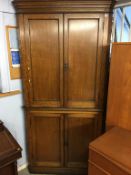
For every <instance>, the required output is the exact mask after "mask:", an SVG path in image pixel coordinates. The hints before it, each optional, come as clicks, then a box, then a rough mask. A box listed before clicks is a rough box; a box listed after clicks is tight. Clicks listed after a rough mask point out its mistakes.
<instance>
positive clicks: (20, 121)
mask: <svg viewBox="0 0 131 175" xmlns="http://www.w3.org/2000/svg"><path fill="white" fill-rule="evenodd" d="M6 25H16V15H15V11H14V8H13V7H12V5H11V0H0V48H1V51H2V52H0V81H1V82H2V86H3V87H4V88H5V91H10V90H14V89H21V81H20V80H10V73H9V64H8V54H7V45H6V35H5V26H6ZM0 84H1V83H0ZM0 88H2V87H0ZM22 107H23V98H22V94H18V95H14V96H8V97H0V120H2V121H3V122H4V124H5V126H6V127H7V128H8V129H9V131H10V132H11V133H12V135H13V136H14V137H15V139H16V140H17V141H18V143H19V144H20V146H21V147H22V149H23V151H22V158H21V159H19V160H18V166H19V167H20V166H22V165H23V164H26V163H27V159H26V143H25V127H24V126H25V125H24V111H23V108H22Z"/></svg>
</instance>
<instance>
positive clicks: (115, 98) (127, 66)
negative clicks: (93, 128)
mask: <svg viewBox="0 0 131 175" xmlns="http://www.w3.org/2000/svg"><path fill="white" fill-rule="evenodd" d="M106 123H107V128H110V127H112V126H120V127H122V128H125V129H129V130H131V43H114V44H113V48H112V58H111V66H110V79H109V91H108V105H107V121H106Z"/></svg>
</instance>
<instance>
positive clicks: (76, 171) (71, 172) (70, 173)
mask: <svg viewBox="0 0 131 175" xmlns="http://www.w3.org/2000/svg"><path fill="white" fill-rule="evenodd" d="M28 169H29V172H30V173H44V174H65V175H87V172H88V169H87V168H85V169H83V168H82V169H80V168H47V167H46V168H45V167H41V166H33V165H29V166H28Z"/></svg>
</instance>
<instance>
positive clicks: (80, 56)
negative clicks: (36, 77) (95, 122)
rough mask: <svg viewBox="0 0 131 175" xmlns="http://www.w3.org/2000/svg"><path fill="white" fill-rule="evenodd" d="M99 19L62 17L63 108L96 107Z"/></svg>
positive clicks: (100, 43) (100, 22) (100, 31)
mask: <svg viewBox="0 0 131 175" xmlns="http://www.w3.org/2000/svg"><path fill="white" fill-rule="evenodd" d="M102 18H103V15H97V14H66V15H65V16H64V41H65V42H64V53H65V55H64V65H65V87H64V88H65V91H64V95H65V99H64V102H65V106H66V107H75V108H76V107H78V108H79V107H80V108H87V107H93V108H95V107H98V95H99V87H100V68H101V56H102V55H101V54H102V50H101V46H102V37H103V36H102V35H103V34H102V33H103V32H102V30H103V28H102V24H103V19H102Z"/></svg>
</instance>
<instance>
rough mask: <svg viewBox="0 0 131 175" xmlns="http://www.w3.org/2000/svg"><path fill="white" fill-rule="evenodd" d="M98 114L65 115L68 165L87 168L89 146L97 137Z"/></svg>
mask: <svg viewBox="0 0 131 175" xmlns="http://www.w3.org/2000/svg"><path fill="white" fill-rule="evenodd" d="M96 127H97V116H96V115H90V114H69V115H66V116H65V128H66V129H65V131H66V132H65V155H66V167H72V168H73V167H74V168H75V167H79V168H87V165H88V146H89V143H90V142H91V141H92V140H93V139H94V138H95V137H96Z"/></svg>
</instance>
